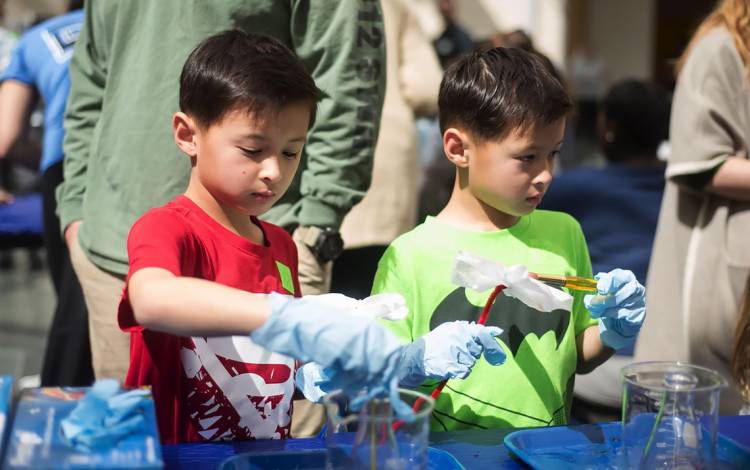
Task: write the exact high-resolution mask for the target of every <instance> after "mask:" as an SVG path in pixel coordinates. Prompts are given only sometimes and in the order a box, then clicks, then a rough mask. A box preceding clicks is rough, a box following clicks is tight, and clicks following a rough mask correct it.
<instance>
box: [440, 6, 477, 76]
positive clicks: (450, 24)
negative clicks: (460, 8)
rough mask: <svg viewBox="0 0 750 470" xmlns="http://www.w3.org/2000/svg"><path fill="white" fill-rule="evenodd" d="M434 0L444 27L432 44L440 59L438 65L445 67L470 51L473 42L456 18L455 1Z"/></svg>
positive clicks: (472, 47)
mask: <svg viewBox="0 0 750 470" xmlns="http://www.w3.org/2000/svg"><path fill="white" fill-rule="evenodd" d="M436 2H437V4H438V9H439V10H440V14H441V15H442V17H443V22H444V25H445V29H443V32H442V33H441V34H440V36H439V37H438V38H437V39H435V41H434V43H433V44H434V46H435V51H437V55H438V58H439V59H440V65H442V66H443V68H446V67H448V66H449V65H450V64H451V62H452V61H453V60H455V59H457V58H458V57H460V56H461V55H463V54H465V53H467V52H470V51H472V50H473V49H474V46H475V44H474V40H472V39H471V36H470V35H469V33H468V32H467V31H466V29H465V28H464V27H463V26H462V25H461V24H460V22H459V20H458V16H457V14H456V2H455V1H454V0H436Z"/></svg>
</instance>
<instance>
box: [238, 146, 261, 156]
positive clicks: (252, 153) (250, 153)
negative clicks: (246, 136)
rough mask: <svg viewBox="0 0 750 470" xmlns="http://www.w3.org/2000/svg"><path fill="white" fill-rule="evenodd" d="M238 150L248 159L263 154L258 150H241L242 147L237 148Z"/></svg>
mask: <svg viewBox="0 0 750 470" xmlns="http://www.w3.org/2000/svg"><path fill="white" fill-rule="evenodd" d="M238 148H239V149H240V151H241V152H242V153H244V154H245V155H247V156H248V157H257V156H258V155H260V154H261V153H263V151H262V150H258V149H246V148H243V147H238Z"/></svg>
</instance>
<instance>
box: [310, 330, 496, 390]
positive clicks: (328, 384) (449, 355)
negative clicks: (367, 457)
mask: <svg viewBox="0 0 750 470" xmlns="http://www.w3.org/2000/svg"><path fill="white" fill-rule="evenodd" d="M502 331H503V330H501V329H500V328H497V327H494V326H490V327H485V326H482V325H477V324H475V323H473V322H472V323H469V322H466V321H454V322H450V323H443V324H442V325H440V326H438V327H437V328H435V329H434V330H433V331H431V332H429V333H428V334H426V335H425V336H423V337H421V338H419V339H418V340H416V341H415V342H413V343H411V344H408V345H407V346H406V347H405V348H404V349H403V352H402V356H401V360H400V364H399V373H398V376H399V377H400V378H401V380H400V383H401V384H402V385H404V386H407V387H416V386H417V385H419V384H421V383H422V382H424V381H425V380H428V379H432V380H445V379H453V378H460V379H465V378H466V377H467V376H468V375H469V373H470V372H471V368H472V367H473V366H474V364H475V363H476V361H477V360H478V359H479V357H480V356H481V355H482V353H484V357H485V359H487V362H489V363H490V364H492V365H495V366H497V365H500V364H502V363H504V362H505V352H504V351H503V349H502V347H501V346H500V344H499V343H498V342H497V340H496V339H495V336H498V335H500V334H501V333H502ZM334 375H335V374H333V373H332V372H331V371H330V370H326V369H325V368H323V367H321V366H320V365H318V364H315V363H308V364H305V365H304V366H302V367H301V368H300V369H299V370H298V371H297V375H296V383H297V388H299V389H300V390H301V391H302V393H303V394H304V395H305V397H306V398H307V399H308V400H310V401H312V402H314V403H318V402H320V400H321V399H322V398H323V396H325V394H326V392H329V391H332V390H335V389H337V388H342V387H341V386H342V383H341V382H339V381H337V380H335V379H334Z"/></svg>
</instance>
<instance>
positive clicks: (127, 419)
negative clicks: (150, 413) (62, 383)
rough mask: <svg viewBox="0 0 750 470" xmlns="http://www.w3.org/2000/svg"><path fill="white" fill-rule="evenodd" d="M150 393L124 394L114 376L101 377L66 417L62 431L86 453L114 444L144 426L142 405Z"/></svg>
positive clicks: (72, 443)
mask: <svg viewBox="0 0 750 470" xmlns="http://www.w3.org/2000/svg"><path fill="white" fill-rule="evenodd" d="M150 395H151V393H150V392H149V391H148V390H131V391H128V392H124V393H123V391H122V389H120V384H119V382H117V381H116V380H114V379H104V380H97V381H96V382H95V383H94V385H93V386H92V387H91V390H89V391H88V392H87V393H86V395H84V396H83V398H81V399H80V400H79V401H78V404H77V405H76V407H75V408H74V409H73V411H71V412H70V415H68V417H66V418H65V419H63V421H62V423H61V427H62V432H63V434H64V435H65V437H66V438H67V440H68V442H69V443H70V444H71V445H72V446H73V447H75V448H76V449H77V450H80V451H83V452H91V451H92V450H98V449H107V448H110V447H114V446H115V445H117V443H118V442H119V441H120V439H123V438H125V437H127V436H128V435H129V434H132V433H134V432H137V431H138V430H139V429H141V428H142V427H143V426H144V424H145V418H144V415H143V413H142V412H141V407H142V405H143V403H144V402H145V401H146V399H147V398H148V397H149V396H150Z"/></svg>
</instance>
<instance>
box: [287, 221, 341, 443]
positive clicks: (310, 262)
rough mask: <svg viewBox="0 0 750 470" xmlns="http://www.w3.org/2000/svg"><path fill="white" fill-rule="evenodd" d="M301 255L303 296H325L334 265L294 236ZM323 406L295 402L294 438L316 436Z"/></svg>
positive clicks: (323, 411) (320, 426)
mask: <svg viewBox="0 0 750 470" xmlns="http://www.w3.org/2000/svg"><path fill="white" fill-rule="evenodd" d="M294 241H295V243H296V245H297V252H298V253H299V283H300V287H301V289H302V295H317V294H325V293H327V292H328V291H329V289H330V286H331V269H332V263H326V264H325V265H324V266H321V265H320V263H318V260H317V259H316V258H315V255H313V254H312V252H311V251H310V249H309V248H308V247H307V246H306V245H305V244H304V243H302V242H301V240H300V237H299V234H297V233H295V234H294ZM325 418H326V414H325V409H324V408H323V405H316V404H315V403H311V402H309V401H308V400H306V399H305V398H302V399H299V400H294V412H293V415H292V437H311V436H316V435H317V434H318V433H319V432H320V430H321V428H322V427H323V424H324V423H325Z"/></svg>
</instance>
